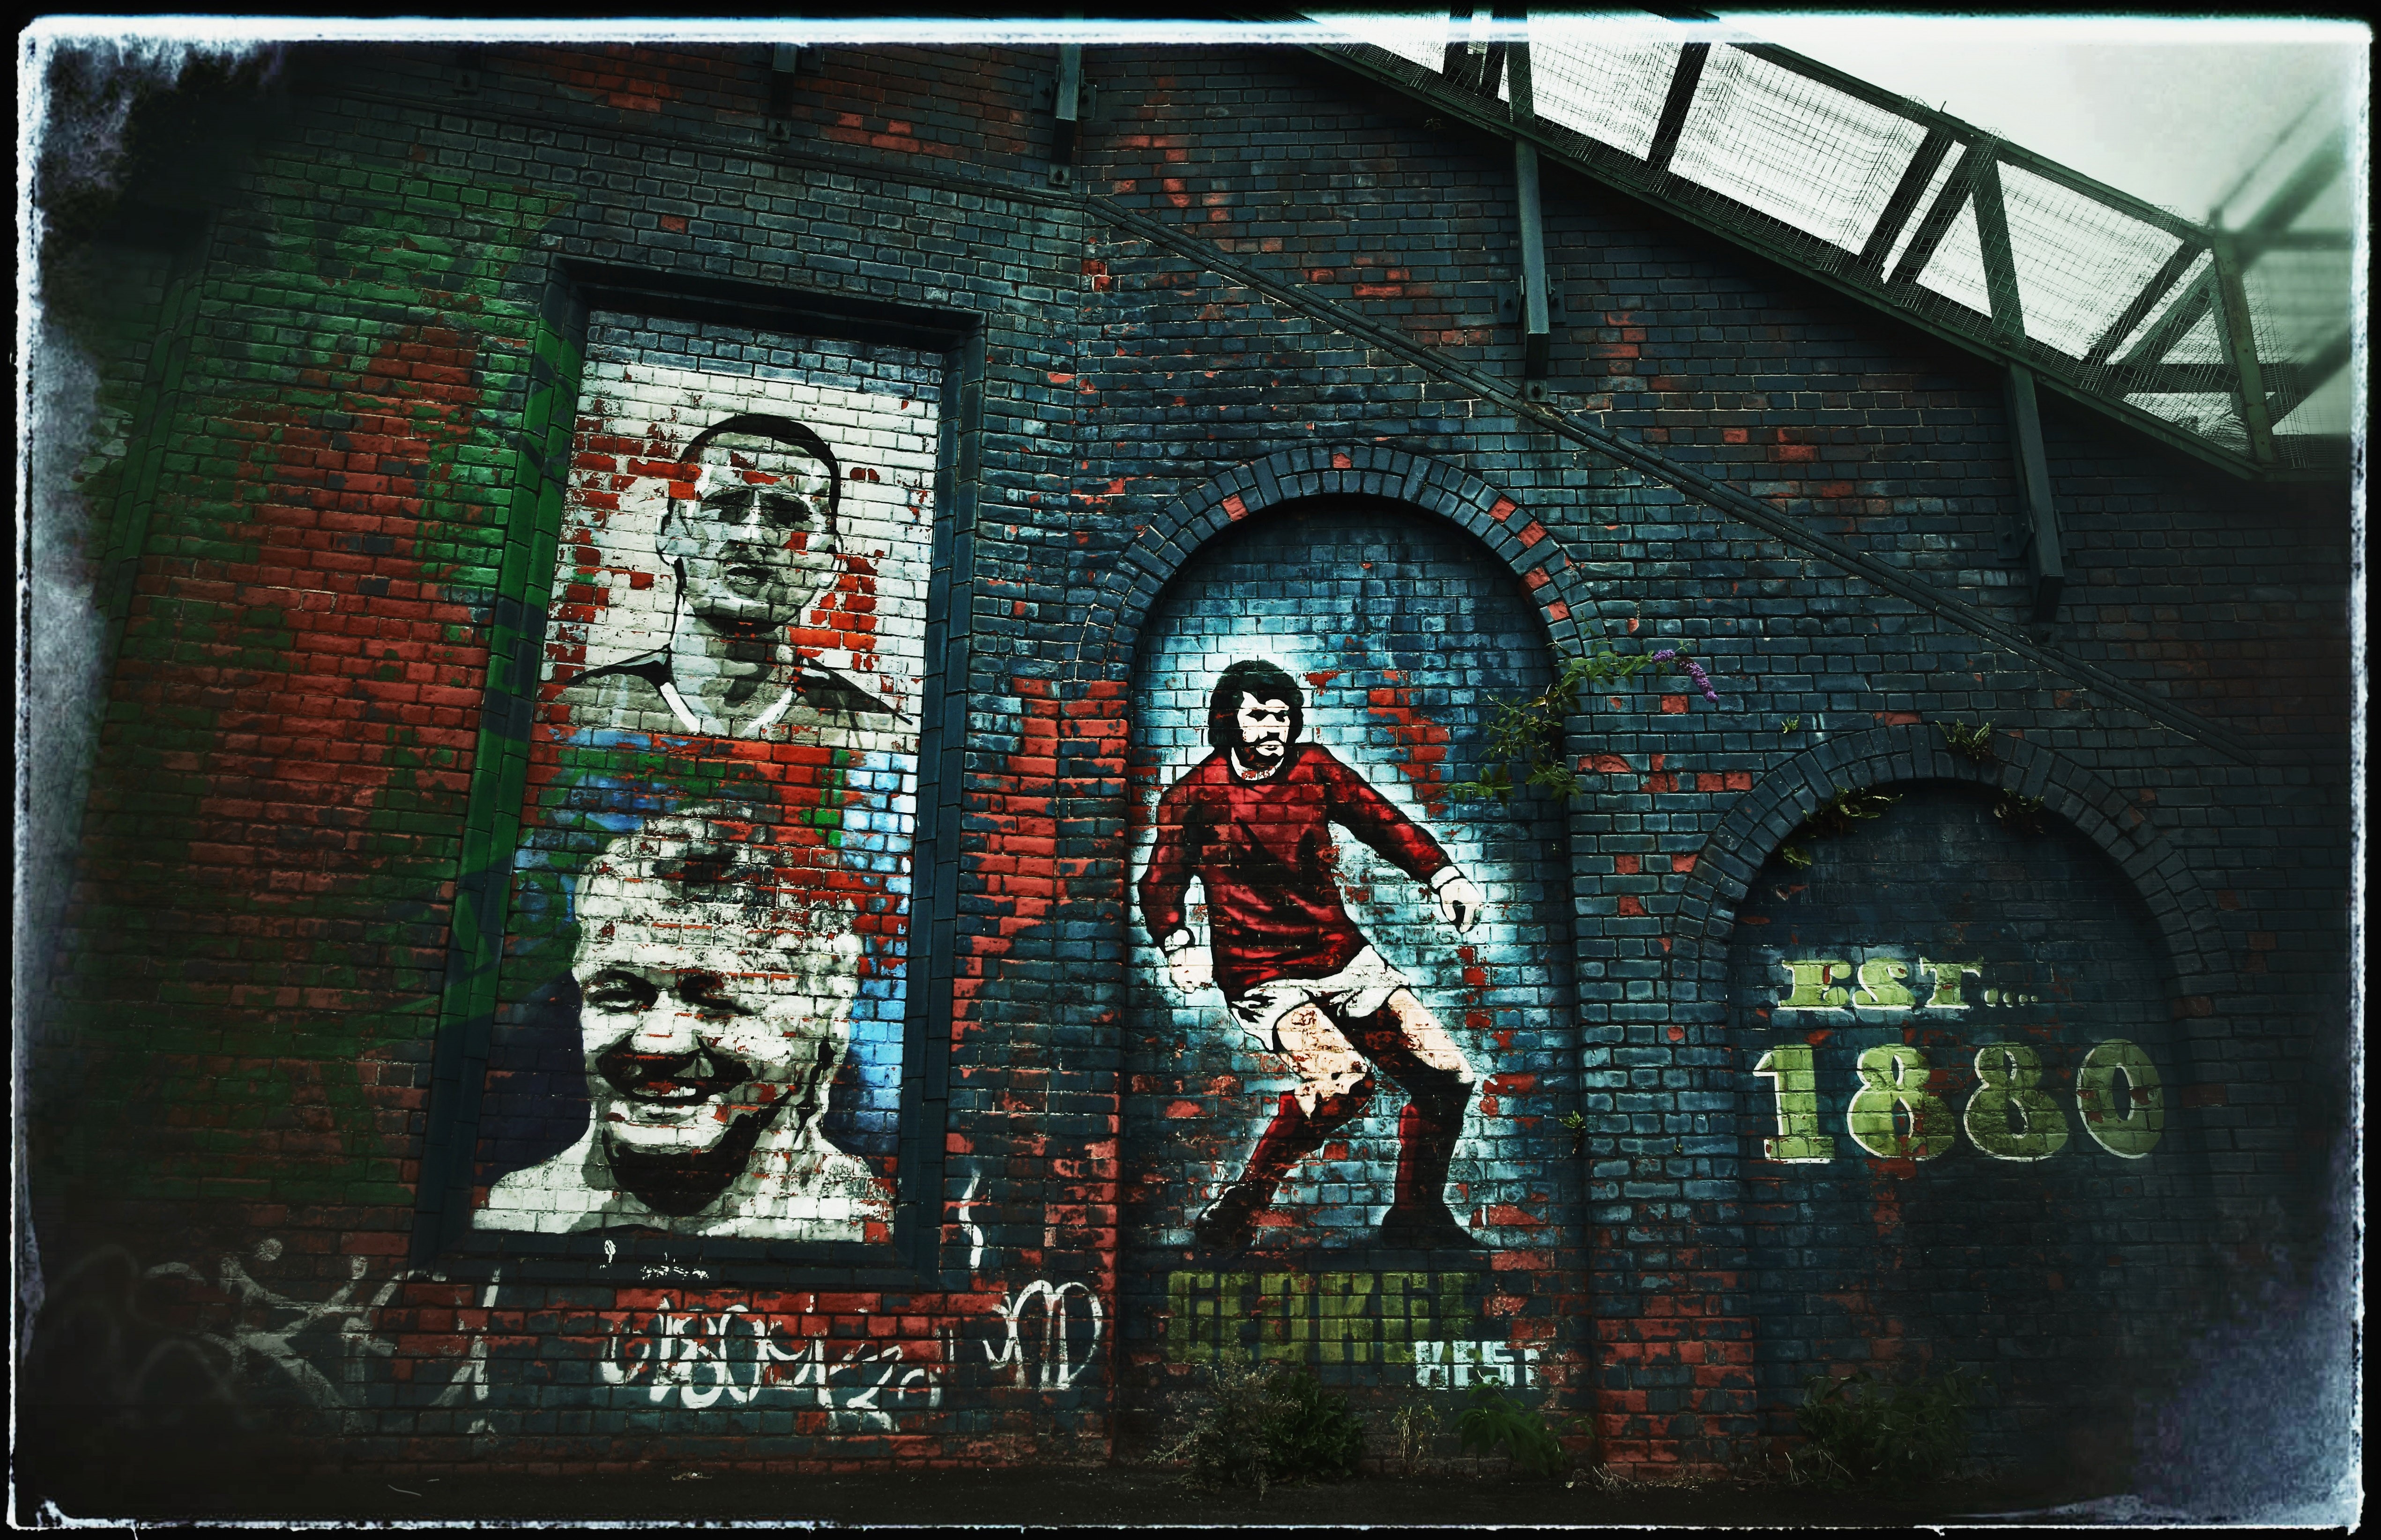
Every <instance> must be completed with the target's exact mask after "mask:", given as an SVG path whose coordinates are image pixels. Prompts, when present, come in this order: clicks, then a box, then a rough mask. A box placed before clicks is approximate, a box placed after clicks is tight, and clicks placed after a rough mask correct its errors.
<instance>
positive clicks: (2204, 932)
mask: <svg viewBox="0 0 2381 1540" xmlns="http://www.w3.org/2000/svg"><path fill="white" fill-rule="evenodd" d="M1993 748H1994V753H1995V755H1996V758H1993V759H1989V760H1986V761H1984V763H1982V764H1979V763H1977V762H1976V761H1974V760H1972V759H1970V758H1967V757H1966V756H1964V755H1960V754H1955V753H1953V752H1952V751H1951V750H1950V749H1949V748H1948V746H1946V745H1945V744H1944V743H1943V741H1942V735H1941V734H1939V733H1938V732H1936V731H1935V729H1934V728H1933V727H1931V726H1928V725H1926V724H1924V723H1916V722H1912V723H1906V724H1897V725H1893V726H1887V727H1874V728H1869V729H1866V730H1864V731H1862V732H1858V733H1847V734H1842V735H1841V736H1838V737H1834V738H1830V739H1828V740H1827V741H1826V742H1825V743H1823V744H1820V745H1817V746H1814V747H1813V748H1811V749H1809V750H1808V751H1806V752H1804V753H1801V754H1798V755H1796V756H1795V757H1794V758H1792V759H1789V760H1788V761H1787V762H1786V763H1785V764H1783V765H1781V766H1779V767H1778V768H1777V769H1776V770H1772V771H1771V772H1770V773H1769V774H1768V775H1766V776H1764V777H1763V778H1762V780H1761V782H1759V783H1758V784H1757V785H1755V786H1754V787H1753V788H1752V791H1751V792H1749V793H1747V794H1745V795H1744V796H1743V797H1741V798H1740V799H1739V800H1738V802H1737V803H1736V805H1735V806H1733V807H1731V808H1729V809H1728V815H1727V816H1726V817H1725V818H1723V819H1721V820H1720V823H1719V827H1718V828H1716V829H1715V830H1714V831H1712V834H1711V838H1710V839H1709V840H1707V841H1705V842H1704V843H1703V850H1702V852H1701V853H1700V854H1699V855H1697V856H1696V858H1695V865H1694V870H1693V871H1692V873H1691V874H1690V876H1689V877H1688V879H1687V882H1686V886H1685V888H1684V890H1683V891H1681V892H1680V893H1679V898H1678V901H1677V906H1676V908H1675V910H1674V912H1673V916H1672V923H1671V927H1670V937H1671V950H1670V958H1669V967H1668V970H1667V972H1668V984H1669V997H1670V1004H1671V1007H1672V1009H1673V1011H1674V1012H1676V1013H1677V1014H1678V1017H1679V1019H1680V1020H1682V1021H1683V1020H1695V1021H1703V1022H1710V1023H1713V1024H1717V1023H1719V1022H1720V1020H1721V1018H1722V1016H1723V1015H1724V1013H1725V1012H1726V1009H1727V1000H1726V995H1727V982H1726V981H1727V975H1728V940H1729V937H1730V935H1731V933H1732V932H1733V930H1734V928H1735V918H1736V907H1737V904H1738V903H1739V902H1740V901H1741V900H1742V898H1743V897H1744V893H1745V891H1746V889H1747V888H1748V887H1749V886H1750V885H1751V884H1752V878H1753V875H1754V874H1755V873H1756V872H1758V871H1759V870H1760V869H1761V864H1762V863H1763V862H1764V861H1765V860H1766V859H1768V856H1769V853H1770V852H1771V851H1773V850H1775V849H1776V848H1777V845H1778V843H1779V842H1780V841H1782V840H1784V839H1785V838H1786V836H1787V835H1788V834H1789V833H1791V832H1792V831H1794V828H1795V826H1796V825H1798V824H1800V823H1801V821H1802V819H1803V818H1804V817H1805V816H1806V815H1807V814H1809V813H1810V812H1811V811H1812V809H1813V808H1815V807H1816V806H1818V805H1819V804H1820V803H1821V802H1823V801H1825V799H1826V798H1827V796H1828V795H1829V794H1832V792H1833V791H1834V789H1835V788H1837V787H1838V786H1844V787H1866V786H1879V785H1885V784H1887V783H1889V782H1898V781H1925V780H1940V781H1965V782H1972V783H1973V784H1976V785H1982V786H1991V787H1996V788H2001V789H2006V790H2008V791H2010V792H2014V793H2015V794H2018V795H2020V796H2028V797H2034V796H2038V797H2040V798H2042V803H2043V810H2044V811H2045V812H2048V813H2055V814H2057V816H2058V817H2059V818H2061V819H2065V820H2066V821H2067V822H2069V823H2070V824H2072V825H2074V827H2075V828H2076V829H2078V830H2080V831H2082V833H2083V834H2084V835H2085V836H2086V837H2087V838H2089V839H2090V840H2091V841H2092V843H2094V844H2095V845H2097V846H2099V847H2100V849H2101V850H2102V851H2104V852H2106V854H2107V855H2108V857H2109V858H2110V859H2111V860H2113V861H2115V862H2116V864H2117V867H2118V869H2119V870H2120V871H2122V872H2123V873H2124V874H2125V878H2126V879H2127V880H2128V881H2130V882H2131V884H2132V885H2133V890H2134V891H2135V892H2137V893H2139V894H2140V895H2141V897H2142V900H2143V903H2145V904H2147V905H2148V908H2149V912H2150V915H2151V917H2152V918H2153V919H2154V920H2155V923H2156V925H2157V928H2158V934H2159V938H2160V940H2162V941H2164V943H2165V946H2166V951H2167V961H2168V964H2169V966H2170V968H2171V970H2172V973H2171V983H2172V986H2173V997H2172V1001H2171V1003H2172V1006H2173V1010H2174V1013H2175V1015H2176V1016H2177V1017H2178V1018H2180V1019H2183V1020H2185V1021H2192V1020H2204V1018H2206V1017H2208V1016H2210V1015H2212V1014H2213V1013H2214V1009H2215V1006H2214V1002H2215V1001H2216V1000H2217V999H2220V998H2222V997H2223V996H2226V995H2228V994H2230V993H2231V992H2232V991H2233V990H2234V989H2235V988H2237V984H2236V981H2235V980H2234V978H2233V976H2232V967H2231V962H2230V956H2229V953H2228V951H2227V949H2226V947H2225V945H2224V939H2223V932H2222V928H2221V927H2220V926H2219V924H2218V922H2217V919H2216V907H2215V905H2214V903H2212V902H2210V901H2209V899H2208V897H2207V895H2206V894H2205V892H2204V891H2203V890H2202V889H2201V888H2200V887H2199V885H2198V882H2197V881H2196V879H2193V877H2192V873H2191V869H2190V867H2189V865H2188V863H2186V862H2185V861H2184V859H2183V857H2182V855H2181V854H2180V852H2178V851H2176V850H2174V849H2173V848H2172V847H2170V846H2168V845H2167V843H2166V842H2165V841H2163V840H2162V839H2160V838H2159V837H2158V833H2157V831H2156V829H2155V827H2154V826H2153V825H2152V824H2151V823H2150V820H2149V819H2147V818H2146V817H2144V816H2143V813H2142V811H2141V809H2140V808H2139V807H2136V806H2133V805H2132V804H2131V802H2129V801H2127V800H2126V798H2125V796H2124V795H2123V794H2121V793H2120V792H2118V790H2117V789H2116V788H2115V787H2113V786H2111V785H2109V784H2108V783H2107V782H2106V781H2103V780H2101V779H2100V778H2099V777H2098V776H2097V775H2094V773H2093V772H2092V771H2091V770H2087V769H2085V768H2084V767H2082V765H2079V764H2077V763H2075V762H2074V761H2073V760H2071V759H2069V758H2065V757H2064V756H2062V755H2060V754H2057V753H2056V752H2054V751H2053V750H2050V749H2047V748H2044V747H2042V746H2038V745H2035V744H2030V743H2027V742H2026V741H2025V740H2024V739H2022V738H2017V737H2012V736H2010V735H2009V734H2001V735H2000V736H1998V737H1996V738H1995V739H1994V740H1993ZM2204 1031H2205V1029H2204V1026H2203V1027H2201V1028H2200V1029H2198V1030H2197V1031H2193V1032H2192V1033H2189V1034H2188V1036H2192V1037H2198V1036H2203V1035H2204Z"/></svg>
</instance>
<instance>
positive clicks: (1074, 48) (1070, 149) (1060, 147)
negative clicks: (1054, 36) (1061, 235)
mask: <svg viewBox="0 0 2381 1540" xmlns="http://www.w3.org/2000/svg"><path fill="white" fill-rule="evenodd" d="M1094 89H1095V88H1094V87H1093V84H1092V82H1091V81H1089V80H1086V79H1083V48H1082V44H1081V43H1076V42H1062V43H1060V44H1059V45H1058V73H1057V74H1056V75H1055V76H1053V77H1052V78H1051V79H1050V81H1049V83H1048V84H1046V85H1045V86H1044V87H1043V88H1042V94H1041V99H1040V100H1041V105H1042V107H1043V108H1044V110H1045V111H1047V112H1048V113H1049V114H1050V117H1051V120H1052V132H1051V141H1050V185H1051V186H1052V187H1054V188H1063V187H1066V186H1067V185H1068V184H1069V183H1071V182H1072V181H1073V180H1074V176H1075V173H1074V162H1075V139H1076V137H1077V135H1078V134H1079V133H1080V132H1081V128H1082V124H1083V120H1084V119H1085V118H1087V117H1089V116H1091V115H1092V98H1093V91H1094Z"/></svg>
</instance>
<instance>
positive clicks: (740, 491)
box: [702, 486, 816, 532]
mask: <svg viewBox="0 0 2381 1540" xmlns="http://www.w3.org/2000/svg"><path fill="white" fill-rule="evenodd" d="M756 504H757V512H758V514H759V515H760V520H761V522H762V523H763V524H764V525H766V526H768V527H770V528H772V529H781V530H786V531H788V532H790V531H792V530H796V529H807V528H809V527H811V525H812V520H813V519H814V517H815V516H816V515H815V513H814V511H813V510H812V507H811V505H810V503H809V501H808V500H807V499H804V498H801V497H798V496H796V495H794V494H793V493H791V492H784V491H775V490H774V489H771V488H765V487H749V486H748V487H723V488H721V489H720V490H719V491H715V492H713V493H711V494H709V495H708V496H706V497H705V498H703V500H702V513H703V516H704V517H705V518H708V519H714V520H716V521H718V522H720V523H723V524H741V523H743V522H744V521H745V520H747V519H750V518H751V517H752V516H753V515H754V513H755V511H756Z"/></svg>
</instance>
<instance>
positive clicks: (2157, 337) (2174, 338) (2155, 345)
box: [2117, 271, 2216, 369]
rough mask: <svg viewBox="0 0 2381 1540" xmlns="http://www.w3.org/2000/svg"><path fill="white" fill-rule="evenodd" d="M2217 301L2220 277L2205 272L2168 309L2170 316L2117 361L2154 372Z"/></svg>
mask: <svg viewBox="0 0 2381 1540" xmlns="http://www.w3.org/2000/svg"><path fill="white" fill-rule="evenodd" d="M2215 299H2216V275H2215V273H2213V272H2212V271H2211V272H2207V273H2201V274H2200V275H2199V276H2198V277H2197V278H2195V279H2193V280H2192V285H2191V287H2190V288H2188V289H2185V290H2184V291H2183V294H2182V297H2181V298H2180V299H2178V300H2176V301H2175V302H2174V303H2173V304H2171V305H2169V306H2167V311H2166V314H2164V315H2162V316H2160V317H2158V318H2157V324H2156V325H2155V326H2152V327H2151V328H2150V329H2149V330H2148V331H2146V332H2144V333H2142V340H2141V341H2139V342H2137V343H2135V344H2133V346H2131V347H2129V348H2127V349H2125V356H2124V357H2123V358H2119V359H2118V360H2117V361H2118V363H2120V364H2122V365H2124V366H2126V367H2127V368H2129V369H2131V368H2140V369H2154V368H2155V367H2156V366H2158V365H2159V364H2162V363H2164V362H2165V361H2166V356H2167V354H2168V353H2170V352H2172V351H2173V350H2174V345H2175V344H2176V343H2179V342H2180V341H2181V340H2182V336H2183V333H2186V332H2188V331H2190V330H2191V329H2192V327H2194V326H2196V325H2198V324H2199V318H2200V317H2201V316H2204V315H2205V314H2206V313H2207V307H2208V306H2209V305H2211V304H2213V303H2215Z"/></svg>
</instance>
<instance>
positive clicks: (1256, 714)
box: [1235, 692, 1290, 770]
mask: <svg viewBox="0 0 2381 1540" xmlns="http://www.w3.org/2000/svg"><path fill="white" fill-rule="evenodd" d="M1235 720H1236V721H1239V728H1240V745H1239V754H1240V759H1241V761H1242V762H1243V763H1244V764H1246V765H1248V766H1249V767H1250V768H1251V769H1253V770H1270V769H1271V768H1272V767H1274V766H1276V765H1278V764H1280V763H1281V757H1282V756H1283V755H1284V754H1285V753H1287V752H1288V749H1289V722H1290V709H1289V702H1288V701H1287V700H1259V699H1258V698H1257V697H1255V696H1252V695H1250V694H1247V693H1246V692H1243V693H1242V694H1241V696H1240V705H1239V711H1238V712H1237V713H1236V716H1235Z"/></svg>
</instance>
